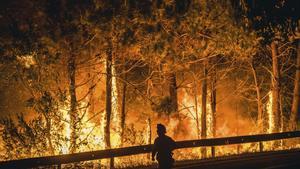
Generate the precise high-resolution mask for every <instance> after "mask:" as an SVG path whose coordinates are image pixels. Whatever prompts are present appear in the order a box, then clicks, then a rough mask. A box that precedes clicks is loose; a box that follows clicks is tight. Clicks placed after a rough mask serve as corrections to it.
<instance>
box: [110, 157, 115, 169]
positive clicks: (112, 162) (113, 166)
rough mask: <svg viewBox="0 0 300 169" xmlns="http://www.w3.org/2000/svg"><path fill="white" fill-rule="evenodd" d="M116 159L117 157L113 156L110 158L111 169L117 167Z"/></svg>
mask: <svg viewBox="0 0 300 169" xmlns="http://www.w3.org/2000/svg"><path fill="white" fill-rule="evenodd" d="M114 161H115V159H114V158H113V157H112V158H110V163H109V168H110V169H114V168H115V165H114Z"/></svg>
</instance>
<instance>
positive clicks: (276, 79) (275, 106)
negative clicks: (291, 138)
mask: <svg viewBox="0 0 300 169" xmlns="http://www.w3.org/2000/svg"><path fill="white" fill-rule="evenodd" d="M271 50H272V68H273V72H272V73H273V76H272V96H273V100H272V113H273V116H274V128H273V130H272V132H279V131H280V126H281V125H280V119H281V118H280V76H279V66H278V64H279V63H278V51H277V42H276V41H272V43H271Z"/></svg>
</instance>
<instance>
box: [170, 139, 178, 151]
mask: <svg viewBox="0 0 300 169" xmlns="http://www.w3.org/2000/svg"><path fill="white" fill-rule="evenodd" d="M170 139H171V151H173V150H174V149H176V147H177V144H176V142H175V141H174V140H173V139H172V138H170Z"/></svg>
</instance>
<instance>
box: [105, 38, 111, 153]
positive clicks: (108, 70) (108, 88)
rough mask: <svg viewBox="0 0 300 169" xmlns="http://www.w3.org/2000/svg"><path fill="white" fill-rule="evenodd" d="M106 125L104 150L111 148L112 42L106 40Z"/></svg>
mask: <svg viewBox="0 0 300 169" xmlns="http://www.w3.org/2000/svg"><path fill="white" fill-rule="evenodd" d="M106 55H107V56H106V102H105V103H106V105H105V110H106V114H105V115H106V118H105V119H106V124H105V127H104V139H105V147H106V149H109V148H111V143H110V120H111V113H112V41H111V39H108V49H107V51H106Z"/></svg>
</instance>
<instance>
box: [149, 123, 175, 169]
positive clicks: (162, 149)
mask: <svg viewBox="0 0 300 169" xmlns="http://www.w3.org/2000/svg"><path fill="white" fill-rule="evenodd" d="M166 132H167V131H166V127H165V126H164V125H162V124H157V135H158V137H157V138H156V139H155V141H154V145H153V150H152V161H154V157H155V155H156V160H157V161H158V166H159V169H171V168H172V166H173V163H174V159H173V157H172V155H173V153H172V151H173V150H174V149H175V147H176V143H175V141H174V140H173V139H172V138H171V137H169V136H166V135H165V134H166Z"/></svg>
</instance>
